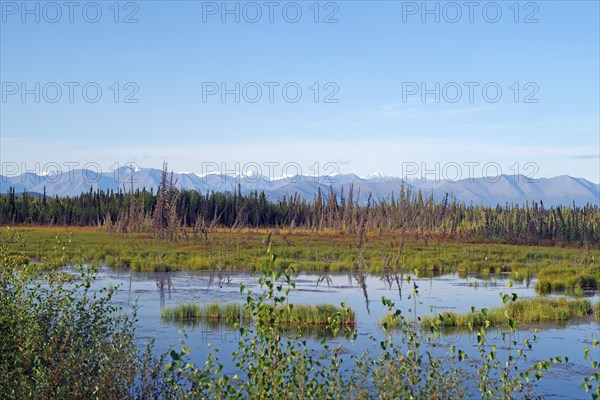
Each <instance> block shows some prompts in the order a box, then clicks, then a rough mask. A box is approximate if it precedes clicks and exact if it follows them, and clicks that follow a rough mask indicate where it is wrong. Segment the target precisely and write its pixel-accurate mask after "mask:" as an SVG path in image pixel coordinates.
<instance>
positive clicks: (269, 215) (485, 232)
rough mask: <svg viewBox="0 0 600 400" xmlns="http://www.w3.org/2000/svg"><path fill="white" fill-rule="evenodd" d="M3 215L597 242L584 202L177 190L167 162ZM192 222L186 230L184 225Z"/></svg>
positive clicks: (19, 199)
mask: <svg viewBox="0 0 600 400" xmlns="http://www.w3.org/2000/svg"><path fill="white" fill-rule="evenodd" d="M0 223H1V224H3V225H10V224H33V225H74V226H102V227H105V228H106V229H108V230H110V231H113V232H153V233H155V234H157V235H159V236H160V237H162V238H164V239H169V240H175V239H178V238H179V237H180V236H181V235H183V236H184V237H187V236H186V235H187V231H186V229H183V228H192V232H193V233H194V235H201V234H203V233H205V232H206V231H207V230H210V229H214V228H223V227H224V228H233V229H241V228H254V227H267V228H268V227H273V228H276V227H285V228H287V229H290V230H292V229H295V228H304V229H309V230H314V231H320V230H325V229H328V230H337V231H340V232H344V233H346V234H362V233H364V232H372V231H376V232H379V233H380V234H382V235H383V234H385V233H387V232H391V231H402V232H407V233H409V234H413V235H415V234H416V235H435V236H437V237H444V238H449V239H465V240H474V241H492V242H502V243H519V244H571V245H581V246H593V247H597V246H598V245H600V209H599V207H598V206H597V205H591V204H588V205H586V206H582V207H577V206H575V205H571V206H560V207H550V208H546V207H544V205H543V202H542V201H540V202H539V203H538V202H532V203H531V204H525V205H522V206H519V205H508V204H506V205H503V206H501V205H498V206H496V207H487V206H481V205H465V204H464V203H459V202H457V201H456V200H455V199H450V198H449V196H448V195H446V197H445V198H444V199H443V200H441V201H435V200H434V199H433V197H431V196H430V197H426V196H424V195H423V193H422V192H420V191H416V192H415V191H414V190H413V189H411V188H410V187H408V186H401V187H399V188H398V193H397V194H396V195H391V196H390V197H389V198H388V199H386V200H377V201H376V200H374V199H373V198H372V196H371V195H370V194H369V193H360V191H359V190H355V188H354V187H353V186H352V185H350V186H348V187H347V191H346V192H344V188H342V190H341V192H340V193H339V194H338V193H336V192H335V191H334V190H333V188H332V187H330V188H329V191H328V192H326V193H323V192H322V191H321V190H319V191H318V192H317V193H316V194H315V195H314V197H313V199H310V200H307V199H305V198H302V197H301V196H300V195H299V194H294V195H291V196H285V197H283V198H282V199H279V200H269V199H268V198H267V196H266V195H265V193H264V192H257V191H255V192H252V193H249V194H242V193H241V192H240V188H239V186H238V189H237V190H235V192H234V193H230V192H226V193H221V192H209V193H204V194H203V193H199V192H197V191H195V190H178V189H175V182H173V174H170V176H169V174H168V173H167V170H166V166H165V168H164V169H163V174H162V179H161V184H160V186H159V188H158V190H157V191H156V193H155V192H154V191H153V190H150V191H148V190H145V189H143V190H135V191H134V190H133V187H131V188H129V189H126V188H123V189H122V190H119V191H117V192H114V191H112V190H111V191H108V192H105V191H102V190H95V191H94V190H93V189H92V188H90V190H89V192H85V193H82V194H81V195H79V196H75V197H66V198H59V197H57V196H55V197H49V196H46V195H45V194H44V195H43V196H31V195H28V194H26V193H23V194H19V195H16V194H15V192H14V189H13V188H10V189H9V192H8V193H7V194H5V195H1V196H0ZM188 230H189V229H188Z"/></svg>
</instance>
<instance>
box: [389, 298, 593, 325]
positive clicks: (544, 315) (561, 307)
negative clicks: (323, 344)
mask: <svg viewBox="0 0 600 400" xmlns="http://www.w3.org/2000/svg"><path fill="white" fill-rule="evenodd" d="M505 311H507V314H508V317H509V318H510V319H512V320H514V321H516V322H517V323H520V324H526V325H527V324H536V323H545V322H565V321H569V320H571V319H574V318H585V317H588V316H590V315H591V314H592V313H593V312H594V309H593V307H592V304H591V302H590V301H589V300H584V299H576V300H568V299H566V298H564V297H561V298H558V299H553V298H544V297H536V298H533V299H524V300H517V301H515V302H514V303H508V304H507V305H506V306H503V307H498V308H493V309H489V310H485V312H484V311H476V312H471V313H455V312H452V311H446V312H443V313H441V314H438V315H436V316H424V317H422V318H421V325H422V326H423V327H424V328H431V327H438V328H442V329H443V328H476V327H481V326H501V325H508V322H509V318H507V315H506V314H505ZM597 312H598V311H597V305H596V311H595V313H597ZM384 318H386V319H385V322H387V323H388V326H390V325H392V326H393V323H394V321H395V319H394V318H392V317H391V316H390V315H388V316H386V317H384Z"/></svg>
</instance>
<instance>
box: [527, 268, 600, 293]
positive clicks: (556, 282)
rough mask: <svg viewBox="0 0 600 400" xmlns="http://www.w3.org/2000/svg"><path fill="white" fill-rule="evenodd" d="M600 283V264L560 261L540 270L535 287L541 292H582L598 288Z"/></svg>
mask: <svg viewBox="0 0 600 400" xmlns="http://www.w3.org/2000/svg"><path fill="white" fill-rule="evenodd" d="M599 285H600V266H598V265H594V264H590V265H581V264H571V263H565V262H562V263H559V264H557V265H551V266H548V267H546V268H544V269H542V270H540V273H539V277H538V281H537V282H536V284H535V289H536V291H538V292H539V293H542V294H544V293H550V292H566V293H571V294H581V293H583V291H584V290H592V291H593V290H597V289H598V286H599Z"/></svg>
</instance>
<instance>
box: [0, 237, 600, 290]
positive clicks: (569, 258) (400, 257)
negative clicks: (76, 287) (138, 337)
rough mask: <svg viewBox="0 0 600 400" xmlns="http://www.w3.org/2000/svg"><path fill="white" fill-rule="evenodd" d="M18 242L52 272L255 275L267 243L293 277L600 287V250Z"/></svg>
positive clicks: (350, 243) (399, 240) (214, 241)
mask: <svg viewBox="0 0 600 400" xmlns="http://www.w3.org/2000/svg"><path fill="white" fill-rule="evenodd" d="M18 234H21V235H23V236H24V237H25V241H24V243H23V245H22V248H20V249H19V253H22V254H25V255H26V256H27V257H31V258H32V259H33V260H35V261H43V262H44V263H47V264H54V265H60V264H61V263H62V264H64V263H69V262H76V261H77V262H79V261H82V260H83V261H85V262H91V263H95V264H97V265H102V264H105V265H107V266H110V267H116V268H119V267H121V268H129V269H132V270H134V271H170V270H207V271H223V270H253V269H255V268H257V267H258V266H260V265H261V263H262V260H263V254H264V251H265V243H264V239H265V237H266V236H268V237H269V238H270V240H271V241H272V243H273V244H274V245H275V246H276V248H277V252H278V255H279V266H280V268H282V269H286V268H289V267H292V268H294V269H295V270H296V271H301V270H304V271H352V270H356V269H363V270H365V271H367V272H371V273H378V272H379V273H381V272H390V271H399V270H407V271H411V272H416V273H417V274H418V276H420V277H427V276H437V275H440V274H444V273H451V272H458V273H459V274H463V275H464V274H467V273H479V274H480V275H481V276H482V277H486V276H491V275H492V274H506V275H507V276H510V277H511V278H512V279H514V280H527V281H529V280H531V279H532V277H534V276H536V275H537V274H538V273H539V274H540V281H541V283H539V288H540V289H539V290H540V292H542V293H546V292H554V291H560V290H563V288H564V290H565V291H569V290H571V288H572V291H573V293H577V292H579V291H580V290H579V289H578V288H580V289H581V290H585V289H588V288H592V289H593V288H596V289H597V288H598V282H600V250H598V249H585V248H560V247H536V246H517V245H505V244H469V243H462V242H457V241H454V242H452V241H447V240H443V239H440V240H437V239H436V240H432V239H431V238H425V239H424V238H422V237H418V236H415V237H408V238H406V237H405V235H404V234H403V233H400V232H388V233H386V234H385V235H379V234H378V233H375V232H368V233H367V235H366V240H363V241H362V244H360V241H359V239H358V237H357V236H356V235H348V234H346V233H343V232H339V231H309V230H298V229H295V230H287V229H281V230H273V229H242V230H228V229H216V230H214V231H213V232H211V233H210V234H208V235H206V236H203V237H202V238H196V240H194V239H193V235H192V233H191V232H188V235H187V237H188V240H179V241H174V242H166V241H158V240H156V238H155V237H154V236H153V235H152V234H150V233H128V234H117V233H112V234H111V233H108V232H106V231H104V230H101V229H99V228H80V227H47V226H44V227H31V226H24V227H15V228H2V229H1V230H0V242H11V241H15V242H16V240H15V236H17V235H18ZM63 249H64V250H63ZM359 255H360V257H359Z"/></svg>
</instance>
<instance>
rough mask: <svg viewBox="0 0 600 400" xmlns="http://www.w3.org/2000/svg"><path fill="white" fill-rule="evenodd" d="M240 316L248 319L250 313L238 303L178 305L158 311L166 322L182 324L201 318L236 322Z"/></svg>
mask: <svg viewBox="0 0 600 400" xmlns="http://www.w3.org/2000/svg"><path fill="white" fill-rule="evenodd" d="M240 316H241V317H242V318H243V319H249V318H250V313H248V312H247V311H245V310H244V309H243V307H242V305H241V304H238V303H226V304H221V303H216V302H213V303H208V304H194V303H189V304H179V305H176V306H174V307H165V308H163V309H162V310H161V311H160V318H161V319H162V320H163V321H167V322H170V321H174V322H183V321H190V320H196V319H201V318H202V319H211V320H222V321H224V322H236V321H239V320H240Z"/></svg>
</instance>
